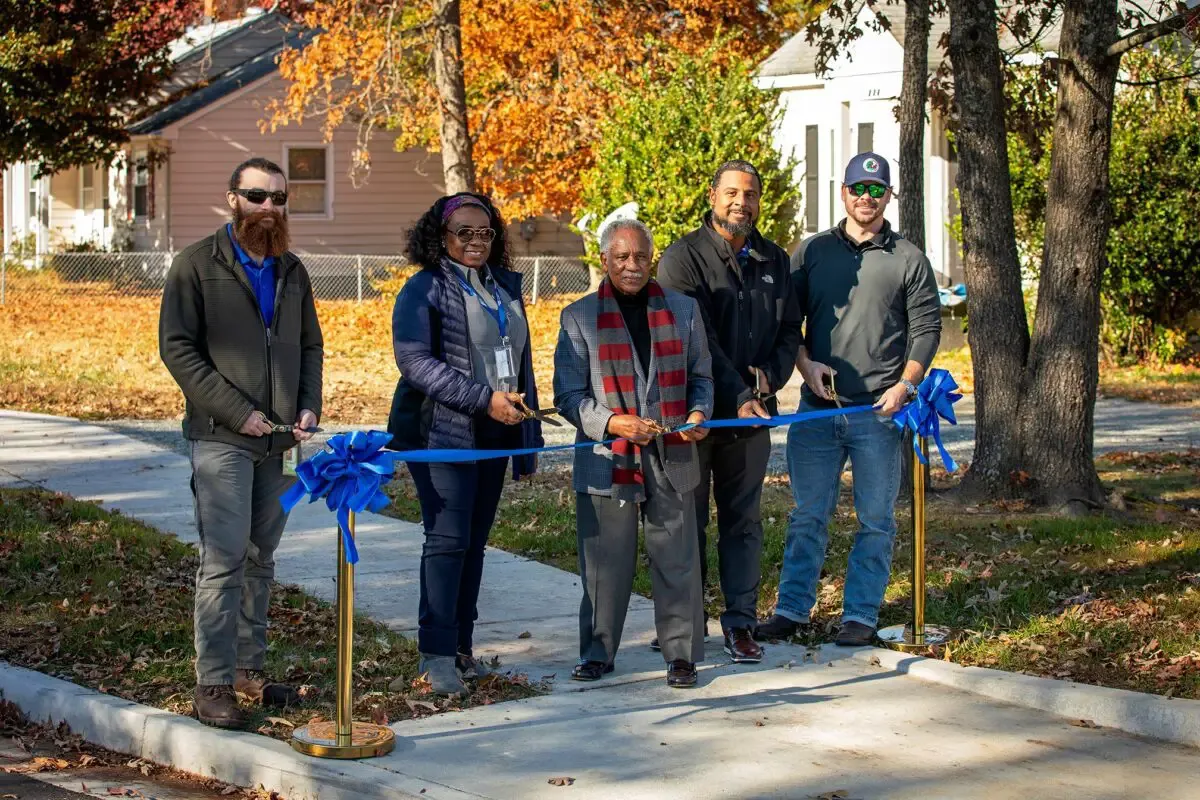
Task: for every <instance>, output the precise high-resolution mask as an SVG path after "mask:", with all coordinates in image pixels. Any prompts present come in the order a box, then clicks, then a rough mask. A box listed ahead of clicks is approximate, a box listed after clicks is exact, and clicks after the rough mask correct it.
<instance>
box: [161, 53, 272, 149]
mask: <svg viewBox="0 0 1200 800" xmlns="http://www.w3.org/2000/svg"><path fill="white" fill-rule="evenodd" d="M278 77H279V70H278V69H276V70H273V71H271V72H268V73H267V74H266V75H264V76H262V77H261V78H256V79H255V80H252V81H250V83H247V84H246V85H245V86H243V87H241V88H240V89H234V90H233V91H232V92H230V93H229V94H227V95H225V96H224V97H222V98H219V99H217V100H214V101H212V102H211V103H209V104H208V105H206V106H204V107H203V108H198V109H196V110H195V111H193V112H192V113H191V114H188V115H187V116H186V117H183V118H182V119H177V120H175V121H174V122H172V123H171V124H170V125H166V126H164V127H163V128H162V129H161V130H159V131H157V135H158V136H161V137H162V138H163V139H166V140H168V141H169V140H172V139H177V138H178V137H179V130H180V128H183V127H184V126H185V125H191V124H192V123H193V122H195V121H196V120H198V119H201V118H203V117H205V116H207V115H208V114H211V113H212V112H213V111H217V110H218V109H221V108H224V107H225V106H227V105H229V104H230V103H232V102H234V101H235V100H240V99H241V97H242V96H243V95H246V94H249V93H250V92H253V91H255V90H257V89H258V88H259V87H261V86H263V85H264V84H266V83H268V82H270V81H272V80H274V79H276V78H278Z"/></svg>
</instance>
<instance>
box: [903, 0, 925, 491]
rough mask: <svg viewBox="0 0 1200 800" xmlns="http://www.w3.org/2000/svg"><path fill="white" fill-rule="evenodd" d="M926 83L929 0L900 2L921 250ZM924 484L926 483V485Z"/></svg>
mask: <svg viewBox="0 0 1200 800" xmlns="http://www.w3.org/2000/svg"><path fill="white" fill-rule="evenodd" d="M928 85H929V0H905V3H904V78H903V86H902V88H901V90H900V114H899V118H900V232H901V233H902V234H904V238H905V239H908V240H909V241H910V242H912V243H913V244H914V245H916V246H917V248H918V249H919V250H922V251H923V250H924V249H925V101H926V99H927V96H928ZM900 463H901V465H902V469H901V470H900V496H901V497H910V498H911V497H912V486H913V483H912V480H913V475H912V459H911V458H904V459H901V462H900ZM927 485H928V484H927Z"/></svg>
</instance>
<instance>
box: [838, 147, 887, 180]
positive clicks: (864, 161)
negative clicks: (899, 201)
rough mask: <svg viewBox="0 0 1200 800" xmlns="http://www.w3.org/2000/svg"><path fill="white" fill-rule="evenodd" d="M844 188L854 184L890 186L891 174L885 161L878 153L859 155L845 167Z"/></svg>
mask: <svg viewBox="0 0 1200 800" xmlns="http://www.w3.org/2000/svg"><path fill="white" fill-rule="evenodd" d="M842 183H844V184H845V185H846V186H852V185H853V184H856V183H882V184H883V185H884V186H891V185H892V173H891V170H890V169H889V168H888V162H887V159H886V158H884V157H883V156H881V155H879V154H878V153H859V154H858V155H856V156H855V157H854V158H852V159H850V163H849V164H847V165H846V178H845V180H843V181H842Z"/></svg>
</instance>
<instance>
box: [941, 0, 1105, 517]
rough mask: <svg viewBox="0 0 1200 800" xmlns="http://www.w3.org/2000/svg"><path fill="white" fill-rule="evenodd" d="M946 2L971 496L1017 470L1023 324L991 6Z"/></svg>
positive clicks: (1025, 344)
mask: <svg viewBox="0 0 1200 800" xmlns="http://www.w3.org/2000/svg"><path fill="white" fill-rule="evenodd" d="M1114 2H1115V0H1114ZM949 8H950V60H951V62H952V64H953V66H954V84H955V87H954V88H955V91H954V102H955V105H956V106H957V109H958V114H959V129H958V134H957V136H956V138H955V144H956V146H957V148H958V152H959V170H958V188H959V193H960V196H961V205H962V218H963V242H962V248H963V260H964V263H963V267H964V272H965V274H966V284H967V296H968V297H969V298H970V302H971V311H970V326H971V327H970V332H969V334H968V335H969V337H970V342H971V364H972V367H973V368H974V372H975V456H974V459H973V461H972V462H971V468H970V470H969V471H968V473H967V475H966V477H965V478H964V481H963V485H962V486H963V492H964V493H965V494H967V495H980V494H986V495H992V496H1002V495H1005V494H1008V493H1009V492H1010V491H1011V478H1012V475H1013V474H1014V473H1015V472H1016V471H1017V470H1018V469H1019V468H1020V450H1019V446H1018V445H1019V441H1018V439H1017V437H1016V436H1015V435H1014V433H1015V427H1016V423H1017V414H1018V411H1019V408H1020V402H1021V395H1020V386H1021V380H1020V378H1021V375H1022V373H1023V371H1024V366H1025V357H1026V355H1027V354H1028V352H1029V329H1028V326H1027V322H1026V319H1025V305H1024V303H1023V302H1022V297H1021V269H1020V262H1019V261H1018V258H1017V244H1016V231H1015V228H1014V225H1013V206H1012V189H1011V186H1010V183H1009V174H1008V146H1007V142H1006V140H1005V130H1004V93H1003V83H1002V80H1003V79H1002V77H1001V71H1000V46H999V42H998V36H997V30H996V3H995V0H950V2H949Z"/></svg>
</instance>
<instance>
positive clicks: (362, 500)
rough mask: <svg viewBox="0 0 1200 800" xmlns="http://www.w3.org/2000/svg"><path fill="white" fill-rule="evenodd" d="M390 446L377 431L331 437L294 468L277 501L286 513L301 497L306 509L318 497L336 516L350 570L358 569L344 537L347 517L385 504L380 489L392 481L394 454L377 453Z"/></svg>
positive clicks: (354, 553)
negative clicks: (293, 475) (290, 481)
mask: <svg viewBox="0 0 1200 800" xmlns="http://www.w3.org/2000/svg"><path fill="white" fill-rule="evenodd" d="M391 440H392V435H391V434H390V433H384V432H383V431H368V432H366V433H363V432H362V431H354V432H352V433H339V434H337V435H336V436H331V437H330V439H329V442H328V443H327V445H328V447H329V449H328V450H322V451H321V452H319V453H317V454H316V455H314V456H313V457H312V458H309V459H306V460H305V461H304V462H302V463H301V464H300V465H299V466H298V467H296V477H297V479H298V480H297V481H296V483H295V484H294V485H293V486H292V488H291V489H288V491H287V493H286V494H284V495H283V497H282V498H280V502H281V503H282V504H283V510H284V511H291V510H292V509H293V508H294V507H295V506H296V505H297V504H298V503H299V502H300V501H301V500H303V499H304V497H305V496H306V495H307V496H308V498H309V500H308V502H310V503H315V502H316V501H317V500H318V499H319V498H322V497H324V498H325V505H326V506H328V507H329V510H330V511H335V512H337V520H338V529H339V530H341V532H342V543H343V545H344V546H345V549H346V561H347V562H349V563H351V564H357V563H358V548H357V547H356V546H355V544H354V537H353V536H352V535H351V534H350V512H351V511H353V512H355V513H360V512H362V511H379V510H380V509H382V508H383V507H384V506H386V505H387V504H388V498H387V495H385V494H384V493H383V485H384V484H385V483H387V482H388V481H390V480H391V479H392V474H393V472H394V471H395V459H394V458H393V457H392V456H394V455H395V454H394V453H387V452H383V448H384V446H385V445H386V444H387V443H388V442H390V441H391Z"/></svg>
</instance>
